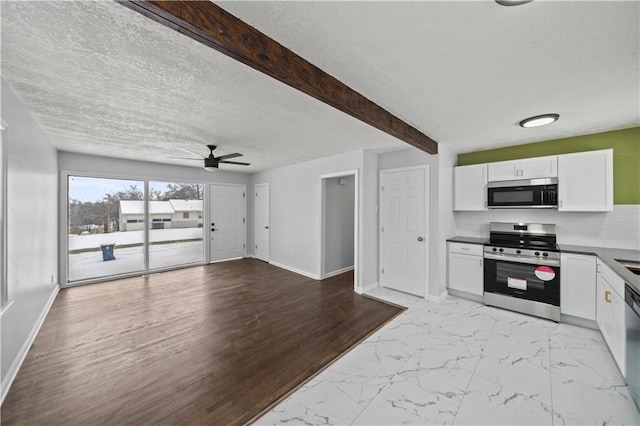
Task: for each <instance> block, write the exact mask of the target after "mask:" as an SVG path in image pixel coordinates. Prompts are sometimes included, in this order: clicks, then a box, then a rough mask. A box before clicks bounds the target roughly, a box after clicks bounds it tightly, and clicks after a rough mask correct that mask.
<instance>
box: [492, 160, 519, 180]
mask: <svg viewBox="0 0 640 426" xmlns="http://www.w3.org/2000/svg"><path fill="white" fill-rule="evenodd" d="M518 163H519V160H513V161H498V162H497V163H489V164H488V165H487V166H488V169H489V170H488V172H489V179H488V180H489V182H495V181H499V180H514V179H518V177H519V175H520V168H519V166H518Z"/></svg>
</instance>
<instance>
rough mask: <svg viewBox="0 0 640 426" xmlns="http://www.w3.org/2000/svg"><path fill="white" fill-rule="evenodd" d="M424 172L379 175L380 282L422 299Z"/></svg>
mask: <svg viewBox="0 0 640 426" xmlns="http://www.w3.org/2000/svg"><path fill="white" fill-rule="evenodd" d="M425 174H426V173H425V169H424V168H419V169H409V170H387V171H383V172H381V179H380V180H381V188H380V191H381V192H380V199H381V206H382V210H381V216H382V217H381V220H380V222H381V229H380V231H381V234H380V235H381V238H380V240H381V262H380V263H381V265H380V266H381V268H380V283H381V284H382V285H383V286H385V287H389V288H392V289H394V290H399V291H403V292H405V293H411V294H415V295H417V296H424V294H425V287H426V281H425V277H426V245H427V235H426V233H425V229H426V226H425V219H426V216H425Z"/></svg>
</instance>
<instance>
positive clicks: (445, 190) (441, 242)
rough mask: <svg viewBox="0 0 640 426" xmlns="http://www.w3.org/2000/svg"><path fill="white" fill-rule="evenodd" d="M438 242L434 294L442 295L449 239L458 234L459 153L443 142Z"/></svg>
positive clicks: (439, 172)
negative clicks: (455, 210)
mask: <svg viewBox="0 0 640 426" xmlns="http://www.w3.org/2000/svg"><path fill="white" fill-rule="evenodd" d="M437 160H438V222H437V229H438V243H437V248H436V250H437V255H438V262H437V267H438V271H437V277H438V278H437V280H436V281H435V282H434V286H433V287H434V288H433V293H432V294H433V295H442V294H443V293H444V292H445V291H446V290H447V258H448V256H447V239H448V238H451V237H453V236H455V235H456V222H455V218H454V215H453V167H454V166H455V164H456V161H457V155H456V153H455V152H453V151H452V150H450V149H448V148H447V147H446V146H444V145H443V144H439V145H438V155H437Z"/></svg>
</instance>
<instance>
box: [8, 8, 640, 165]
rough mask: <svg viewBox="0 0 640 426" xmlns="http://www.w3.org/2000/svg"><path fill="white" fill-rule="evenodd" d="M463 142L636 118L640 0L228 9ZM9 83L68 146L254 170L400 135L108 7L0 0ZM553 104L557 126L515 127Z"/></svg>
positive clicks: (475, 144)
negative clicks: (213, 159) (190, 156)
mask: <svg viewBox="0 0 640 426" xmlns="http://www.w3.org/2000/svg"><path fill="white" fill-rule="evenodd" d="M218 4H220V5H221V6H222V7H223V8H225V9H227V10H228V11H229V12H231V13H232V14H234V15H236V16H237V17H239V18H240V19H242V20H244V21H245V22H247V23H249V24H251V25H253V26H255V27H256V28H258V29H259V30H260V31H262V32H264V33H265V34H267V35H269V36H270V37H272V38H274V39H275V40H277V41H278V42H280V43H281V44H283V45H284V46H286V47H288V48H289V49H291V50H293V51H294V52H296V53H298V54H299V55H301V56H302V57H304V58H305V59H307V60H309V61H310V62H312V63H313V64H315V65H317V66H319V67H320V68H321V69H323V70H324V71H326V72H328V73H329V74H331V75H333V76H334V77H337V78H338V79H339V80H341V81H343V82H344V83H346V84H347V85H349V86H350V87H352V88H353V89H355V90H357V91H359V92H360V93H362V94H363V95H365V96H367V97H368V98H370V99H371V100H373V101H374V102H377V103H378V104H380V105H381V106H382V107H384V108H386V109H387V110H389V111H390V112H391V113H393V114H395V115H396V116H398V117H400V118H401V119H403V120H404V121H406V122H408V123H409V124H411V125H413V126H415V127H416V128H418V129H419V130H421V131H423V132H424V133H426V134H428V135H429V136H431V137H433V138H434V139H435V140H436V141H438V142H439V143H440V144H442V145H446V146H449V147H451V148H452V149H454V150H456V151H468V150H474V149H481V148H486V147H494V146H500V145H511V144H518V143H526V142H532V141H538V140H545V139H552V138H557V137H564V136H573V135H578V134H585V133H593V132H597V131H604V130H613V129H620V128H626V127H632V126H637V125H638V124H639V123H638V121H639V120H640V118H639V117H640V101H639V97H640V96H639V93H640V53H639V51H640V48H639V44H640V37H639V36H638V34H639V31H640V29H639V22H640V3H639V2H635V1H634V2H555V1H553V2H552V1H544V0H536V1H534V2H532V3H528V4H526V5H523V6H519V7H501V6H498V5H497V4H495V3H494V2H493V1H473V2H451V1H449V2H292V1H289V2H220V3H218ZM0 5H1V8H2V11H1V12H2V76H3V78H5V79H7V81H8V82H9V84H10V85H11V86H12V88H13V89H14V91H15V92H16V94H17V95H18V96H19V97H20V98H21V99H22V100H23V102H25V104H26V105H27V107H28V108H29V109H30V110H31V111H32V112H33V114H34V116H35V118H36V119H37V120H38V121H39V122H40V123H41V125H42V126H43V128H44V130H45V132H46V133H47V135H48V136H49V137H50V139H51V141H52V142H53V143H54V144H55V145H56V146H57V147H58V148H59V149H61V150H67V151H75V152H83V153H94V154H99V155H107V156H113V157H121V158H131V159H146V160H150V161H157V162H166V163H175V164H184V165H192V166H196V167H199V166H201V163H200V162H197V161H195V162H190V161H182V160H171V159H168V158H167V157H170V156H185V153H184V152H183V151H181V150H179V149H178V148H185V149H188V150H191V151H196V152H201V153H202V154H203V155H204V154H205V152H206V148H205V147H204V145H205V144H207V143H214V144H217V145H219V146H220V148H219V152H218V153H219V154H225V153H229V152H235V151H239V152H242V153H244V154H245V157H242V158H239V159H238V161H247V162H250V163H252V166H250V167H246V168H243V167H242V166H226V168H227V169H232V170H238V171H247V172H253V171H258V170H264V169H268V168H273V167H277V166H281V165H286V164H293V163H297V162H300V161H305V160H309V159H313V158H318V157H322V156H326V155H331V154H336V153H340V152H346V151H351V150H354V149H358V148H394V147H396V148H397V147H404V146H407V145H405V144H403V143H402V142H400V141H398V140H396V139H394V138H392V137H391V136H388V135H386V134H384V133H382V132H380V131H378V130H376V129H373V128H371V127H369V126H367V125H365V124H363V123H361V122H359V121H357V120H355V119H353V118H351V117H349V116H347V115H345V114H343V113H341V112H339V111H337V110H335V109H333V108H331V107H328V106H326V105H324V104H322V103H320V102H319V101H316V100H314V99H312V98H310V97H308V96H306V95H304V94H302V93H299V92H297V91H295V90H294V89H291V88H289V87H288V86H285V85H283V84H282V83H279V82H277V81H275V80H272V79H270V78H268V77H266V76H264V75H263V74H260V73H259V72H257V71H255V70H253V69H251V68H249V67H247V66H245V65H242V64H240V63H238V62H236V61H234V60H232V59H230V58H227V57H226V56H224V55H222V54H220V53H218V52H215V51H213V50H211V49H209V48H207V47H205V46H203V45H200V44H199V43H197V42H195V41H193V40H191V39H189V38H187V37H185V36H182V35H180V34H178V33H176V32H174V31H172V30H170V29H168V28H166V27H163V26H161V25H160V24H157V23H155V22H152V21H150V20H149V19H147V18H145V17H143V16H142V15H139V14H137V13H135V12H133V11H131V10H129V9H127V8H125V7H123V6H121V5H118V4H117V3H114V2H102V1H99V2H66V1H65V2H1V4H0ZM546 112H557V113H559V114H560V115H561V118H560V121H558V122H557V123H554V124H552V125H550V126H547V127H542V128H537V129H522V128H519V127H518V126H517V123H518V121H520V120H521V119H522V118H525V117H527V116H531V115H537V114H541V113H546Z"/></svg>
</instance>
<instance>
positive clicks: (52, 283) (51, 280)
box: [51, 274, 53, 284]
mask: <svg viewBox="0 0 640 426" xmlns="http://www.w3.org/2000/svg"><path fill="white" fill-rule="evenodd" d="M51 284H53V274H51Z"/></svg>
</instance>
